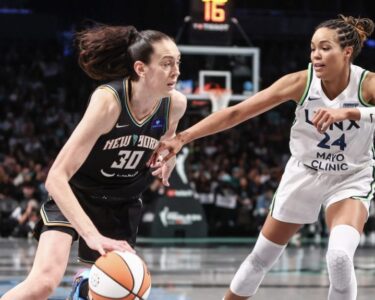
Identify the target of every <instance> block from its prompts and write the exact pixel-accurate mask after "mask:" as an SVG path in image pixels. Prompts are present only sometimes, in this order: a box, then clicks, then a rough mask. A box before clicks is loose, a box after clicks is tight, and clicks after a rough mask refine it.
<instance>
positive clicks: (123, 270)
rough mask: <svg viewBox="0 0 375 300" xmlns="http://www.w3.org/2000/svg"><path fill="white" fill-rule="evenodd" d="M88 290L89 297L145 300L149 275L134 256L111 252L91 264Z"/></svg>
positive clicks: (138, 258) (101, 299)
mask: <svg viewBox="0 0 375 300" xmlns="http://www.w3.org/2000/svg"><path fill="white" fill-rule="evenodd" d="M89 289H90V299H91V300H109V299H118V300H146V299H147V298H148V296H149V294H150V290H151V276H150V273H149V271H148V269H147V267H146V264H145V263H144V262H143V260H142V259H141V258H140V257H139V256H138V255H136V254H133V253H130V252H120V251H112V252H109V253H107V255H105V256H101V257H100V258H98V260H97V261H96V262H95V264H94V265H93V266H92V268H91V272H90V277H89Z"/></svg>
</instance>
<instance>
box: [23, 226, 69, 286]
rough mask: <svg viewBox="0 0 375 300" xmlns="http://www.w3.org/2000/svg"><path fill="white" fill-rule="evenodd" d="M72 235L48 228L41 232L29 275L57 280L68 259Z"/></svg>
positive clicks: (63, 271) (63, 270) (62, 273)
mask: <svg viewBox="0 0 375 300" xmlns="http://www.w3.org/2000/svg"><path fill="white" fill-rule="evenodd" d="M71 245H72V236H71V235H69V234H67V233H65V232H61V231H56V230H49V231H45V232H43V233H42V234H41V236H40V239H39V243H38V248H37V251H36V254H35V259H34V264H33V267H32V269H31V272H30V275H29V276H30V277H34V276H36V277H37V278H47V279H49V280H52V281H54V282H59V281H60V280H61V278H62V277H63V275H64V273H65V269H66V267H67V264H68V261H69V254H70V248H71Z"/></svg>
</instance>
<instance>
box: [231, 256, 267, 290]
mask: <svg viewBox="0 0 375 300" xmlns="http://www.w3.org/2000/svg"><path fill="white" fill-rule="evenodd" d="M268 270H269V267H268V266H267V262H265V261H263V260H262V259H261V258H260V257H259V256H258V255H257V254H256V253H251V254H250V255H249V256H248V257H247V258H246V259H245V260H244V262H243V263H242V264H241V266H240V268H239V269H238V271H237V273H236V275H235V276H234V278H233V280H232V282H231V285H230V289H231V291H232V292H234V293H235V294H236V295H238V296H241V297H250V296H253V295H254V294H255V293H256V291H257V290H258V287H259V285H260V283H261V281H262V279H263V277H264V276H265V274H266V273H267V271H268Z"/></svg>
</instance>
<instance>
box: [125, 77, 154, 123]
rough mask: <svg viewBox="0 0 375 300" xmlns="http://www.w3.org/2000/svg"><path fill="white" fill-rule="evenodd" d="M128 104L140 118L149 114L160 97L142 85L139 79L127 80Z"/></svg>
mask: <svg viewBox="0 0 375 300" xmlns="http://www.w3.org/2000/svg"><path fill="white" fill-rule="evenodd" d="M129 92H130V93H129V104H130V107H131V109H132V112H133V113H135V114H136V116H137V117H139V118H140V119H141V118H142V117H144V116H145V115H148V114H150V113H151V112H152V111H153V110H154V108H155V106H156V105H157V103H158V102H159V100H160V98H161V97H158V96H157V95H155V93H152V91H150V90H149V89H147V88H144V87H142V84H141V83H140V82H139V81H129Z"/></svg>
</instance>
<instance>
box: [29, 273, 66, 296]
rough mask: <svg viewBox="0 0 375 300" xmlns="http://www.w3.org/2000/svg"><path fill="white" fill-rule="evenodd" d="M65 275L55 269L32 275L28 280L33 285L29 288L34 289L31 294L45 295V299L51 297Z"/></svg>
mask: <svg viewBox="0 0 375 300" xmlns="http://www.w3.org/2000/svg"><path fill="white" fill-rule="evenodd" d="M63 274H64V272H61V270H59V269H57V268H53V267H50V268H48V269H47V268H45V269H40V270H39V271H38V272H32V273H30V275H29V278H28V280H29V281H30V283H31V284H30V285H29V286H31V287H32V290H31V291H30V293H31V294H35V295H43V297H44V296H45V297H47V296H48V295H51V294H52V293H53V291H54V290H55V289H56V288H57V287H58V285H59V284H60V281H61V278H62V276H63Z"/></svg>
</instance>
